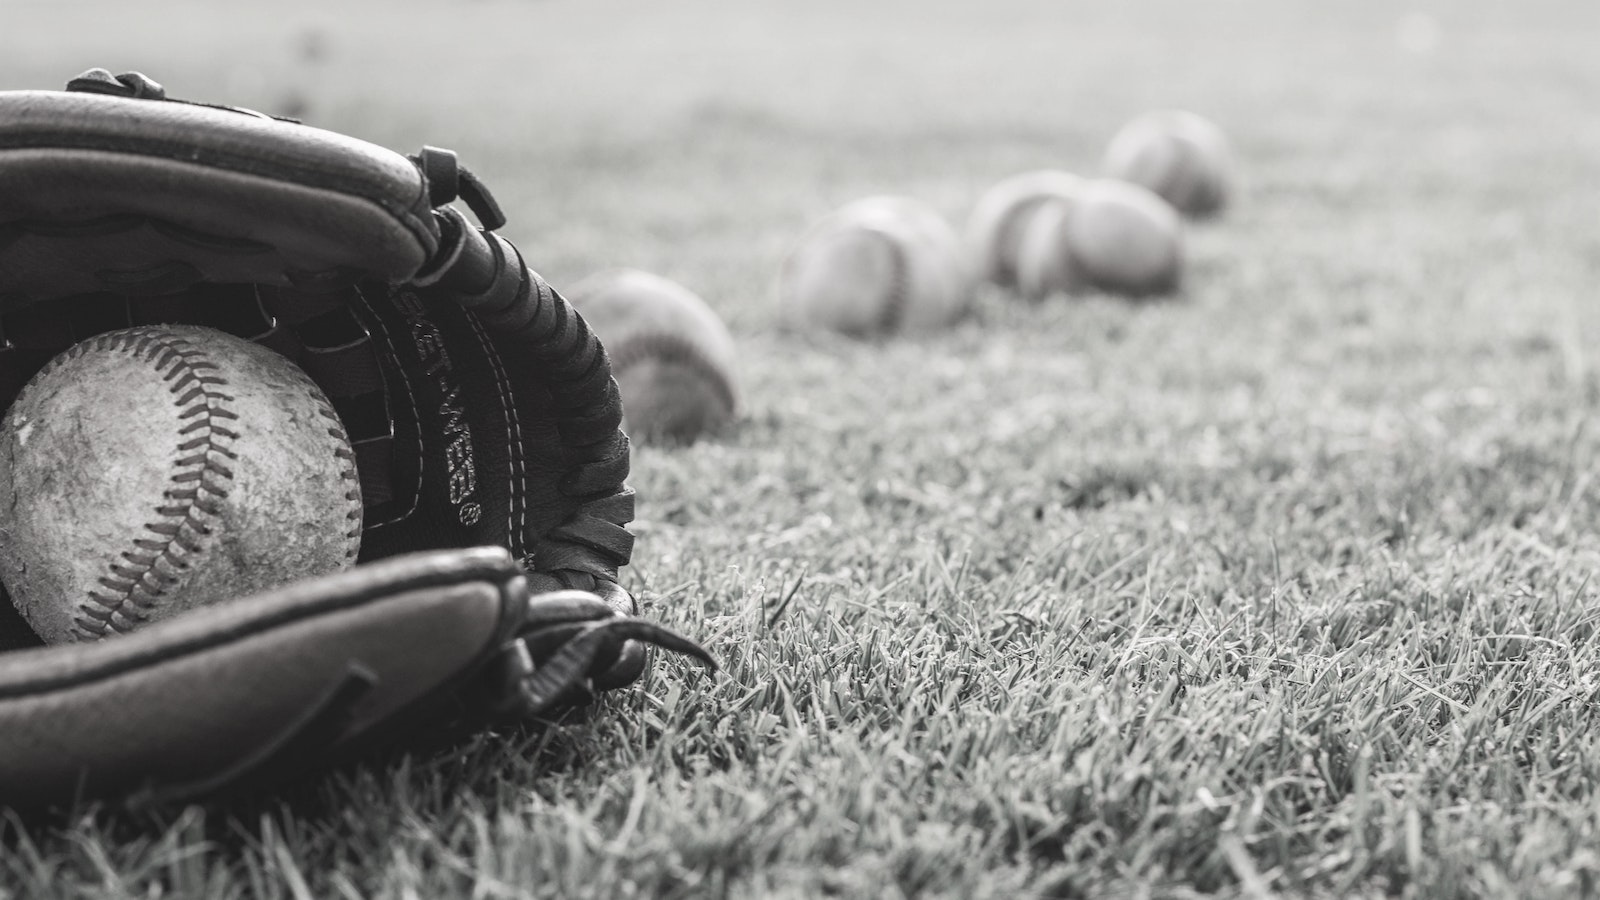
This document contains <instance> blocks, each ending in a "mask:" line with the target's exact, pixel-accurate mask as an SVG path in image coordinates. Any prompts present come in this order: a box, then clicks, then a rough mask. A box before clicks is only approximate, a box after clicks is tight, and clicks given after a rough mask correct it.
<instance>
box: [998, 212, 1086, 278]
mask: <svg viewBox="0 0 1600 900" xmlns="http://www.w3.org/2000/svg"><path fill="white" fill-rule="evenodd" d="M1074 205H1075V204H1074ZM1073 208H1074V207H1073V206H1068V205H1065V204H1052V205H1049V206H1045V207H1043V208H1041V209H1039V210H1038V212H1036V213H1035V214H1034V215H1032V216H1030V217H1029V219H1028V223H1027V227H1026V228H1025V230H1024V231H1023V233H1022V235H1021V237H1020V239H1019V240H1018V241H1017V244H1018V247H1017V255H1016V290H1017V293H1018V294H1020V295H1022V296H1023V297H1024V298H1026V299H1029V300H1043V299H1044V298H1045V297H1048V296H1050V295H1052V294H1075V293H1078V292H1079V291H1082V290H1083V289H1084V288H1086V287H1087V286H1088V283H1087V281H1085V278H1084V273H1083V267H1082V266H1080V265H1078V262H1077V260H1076V259H1074V258H1073V255H1072V248H1071V247H1069V246H1068V245H1067V222H1068V221H1069V220H1070V219H1071V218H1072V212H1073Z"/></svg>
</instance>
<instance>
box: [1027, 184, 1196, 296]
mask: <svg viewBox="0 0 1600 900" xmlns="http://www.w3.org/2000/svg"><path fill="white" fill-rule="evenodd" d="M1035 224H1036V225H1038V226H1039V231H1038V233H1036V234H1033V235H1030V242H1032V241H1038V242H1039V243H1040V244H1041V247H1040V248H1038V249H1039V250H1040V252H1055V253H1063V254H1067V263H1062V265H1065V264H1070V265H1071V266H1072V267H1073V277H1074V278H1082V279H1083V280H1084V282H1086V283H1088V284H1090V285H1093V286H1094V287H1097V288H1100V289H1102V290H1105V291H1110V292H1112V293H1117V294H1130V295H1134V296H1139V295H1144V294H1161V293H1166V292H1168V291H1172V290H1174V289H1176V288H1177V287H1178V283H1179V281H1180V280H1181V279H1182V276H1183V220H1182V219H1181V218H1180V217H1179V216H1178V213H1177V211H1176V210H1174V209H1173V208H1172V206H1171V205H1170V204H1169V203H1167V201H1165V200H1162V199H1161V198H1160V197H1157V196H1156V195H1155V194H1152V193H1151V192H1150V191H1148V190H1146V189H1144V188H1142V187H1140V186H1138V185H1136V184H1128V183H1126V182H1122V181H1113V180H1110V179H1105V180H1099V181H1091V182H1089V183H1088V184H1086V185H1085V186H1084V189H1083V194H1082V196H1081V197H1079V199H1078V203H1077V205H1076V206H1075V207H1074V208H1073V209H1072V211H1071V214H1070V215H1065V216H1061V217H1060V218H1059V219H1056V220H1054V221H1051V220H1041V221H1040V222H1037V223H1035Z"/></svg>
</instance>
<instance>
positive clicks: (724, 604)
mask: <svg viewBox="0 0 1600 900" xmlns="http://www.w3.org/2000/svg"><path fill="white" fill-rule="evenodd" d="M151 6H152V4H148V3H147V4H113V3H108V2H103V0H82V2H78V3H73V4H70V5H69V6H67V7H62V8H60V9H58V8H57V7H56V5H54V4H45V3H39V2H33V3H29V2H19V3H11V4H6V5H5V6H4V8H3V9H0V23H3V24H0V84H3V86H5V87H12V88H14V87H51V86H56V85H58V84H59V83H61V82H62V81H63V80H64V79H65V78H66V77H68V76H70V75H72V74H74V73H75V71H76V70H78V69H81V68H86V67H88V66H90V65H105V66H108V67H111V68H113V69H127V68H138V69H142V70H144V71H146V72H148V73H149V74H150V75H152V76H153V77H155V78H157V79H158V80H162V81H165V82H167V83H168V85H169V87H170V88H171V89H172V91H173V93H174V94H176V95H179V96H193V97H198V98H204V99H212V100H222V101H229V102H235V103H240V104H243V105H249V106H257V107H263V108H267V109H272V110H291V111H295V112H298V113H299V114H301V115H303V116H305V117H306V118H307V119H309V120H310V121H312V122H313V123H316V124H322V125H325V126H328V127H331V128H335V129H338V130H343V131H348V132H352V133H354V134H357V135H359V136H362V137H365V138H367V139H370V140H374V141H376V142H379V143H383V144H385V145H388V146H392V147H395V148H397V149H401V150H408V151H409V150H413V149H415V148H416V147H417V146H419V145H421V144H423V143H425V142H426V143H434V144H439V145H444V146H451V147H453V148H454V149H456V150H458V151H459V152H461V154H462V157H463V159H464V160H465V161H467V162H468V164H469V165H472V166H473V167H474V168H475V170H476V171H477V172H478V173H479V174H480V175H481V176H483V177H484V179H485V180H486V181H487V182H488V183H489V184H490V185H491V186H492V187H493V188H494V189H495V191H496V192H497V194H498V195H499V197H500V199H501V200H502V201H503V203H504V205H505V206H506V208H507V210H508V212H509V214H510V218H511V223H512V224H511V225H509V226H508V227H507V229H506V233H507V234H508V236H510V237H511V238H512V239H514V240H515V241H517V242H518V243H519V245H520V246H521V247H522V248H523V250H524V251H525V253H526V254H527V256H528V257H529V259H530V260H531V261H532V262H533V264H534V265H535V266H536V267H537V268H539V269H540V270H541V272H542V273H543V274H544V275H546V276H547V277H548V278H550V279H551V280H552V282H554V283H555V284H556V285H557V286H558V287H559V286H560V285H562V284H564V283H571V282H573V281H575V280H576V279H578V278H580V277H582V276H584V275H587V274H589V273H591V272H593V271H597V270H600V269H602V268H608V267H613V266H618V265H627V266H636V267H640V268H646V269H651V270H654V271H657V272H660V273H661V274H663V275H665V276H667V277H670V278H673V279H675V280H678V281H680V282H682V283H683V284H685V285H687V286H689V287H690V288H691V289H693V290H695V291H696V292H697V293H699V294H701V295H702V296H704V297H705V298H706V299H707V300H708V301H709V302H710V303H711V304H712V305H713V306H714V307H715V308H716V309H717V310H718V311H719V312H720V313H721V314H722V315H724V316H725V317H726V318H727V319H728V320H729V322H730V324H731V326H732V327H733V329H734V331H735V333H736V335H738V336H739V338H740V340H741V341H742V343H743V345H744V346H745V347H746V348H747V353H746V355H745V357H744V359H743V376H744V378H745V396H746V398H747V399H748V406H749V415H748V417H747V418H746V420H745V421H744V422H743V423H742V425H741V426H740V427H738V428H737V429H736V430H735V431H734V432H733V433H732V434H730V435H729V436H728V437H726V438H724V439H721V440H717V441H711V442H702V443H700V444H697V445H695V446H693V447H689V448H685V449H675V450H671V451H664V450H657V449H641V450H640V451H639V452H638V454H637V455H636V458H635V464H634V471H635V477H634V483H635V485H636V486H637V488H638V489H639V493H640V496H641V505H640V521H639V522H638V526H637V532H638V535H639V544H638V551H637V553H636V556H635V564H634V565H633V566H632V567H631V568H630V569H629V570H628V572H627V574H626V579H625V580H626V584H627V586H628V587H630V588H632V589H633V590H635V591H637V592H639V593H640V594H641V596H642V597H643V599H644V601H645V602H646V604H647V607H648V613H649V614H650V615H651V616H653V617H656V618H659V619H661V620H662V621H664V622H666V623H667V624H670V625H672V626H674V627H677V628H679V629H682V630H683V631H686V632H688V633H691V634H695V635H698V636H700V637H702V638H703V639H705V640H706V641H707V643H708V644H709V645H710V647H711V648H712V650H713V651H714V652H715V653H716V654H717V655H718V656H719V657H720V658H721V660H722V662H723V665H724V674H722V675H720V676H718V677H715V678H708V677H705V676H703V675H701V674H700V673H699V672H698V671H697V670H695V669H693V668H692V667H690V666H688V665H686V664H685V663H683V662H681V661H679V660H674V659H668V658H661V659H659V660H658V664H657V666H656V668H655V669H654V671H653V673H652V674H651V675H650V677H649V678H648V679H647V680H646V681H645V682H644V683H642V684H641V685H640V686H639V687H638V688H637V689H633V690H629V691H625V692H621V693H618V694H616V695H614V696H612V697H609V698H607V699H606V700H605V701H604V702H603V703H602V704H601V705H600V706H599V707H598V708H597V709H595V710H594V711H593V712H592V713H591V714H589V715H587V716H582V717H576V718H574V719H573V720H571V721H568V722H566V723H563V724H562V725H560V726H559V727H555V728H550V729H532V730H529V731H527V732H522V733H512V734H485V735H481V736H479V737H477V738H475V739H473V740H471V741H470V742H469V743H468V744H467V745H465V746H464V747H462V748H460V749H458V750H456V751H452V752H440V751H428V752H418V753H414V754H409V755H407V754H397V755H395V756H392V757H389V758H385V759H381V760H375V761H373V762H372V763H370V764H368V765H365V766H361V767H358V768H354V769H346V770H343V771H340V772H337V773H335V774H333V775H331V776H328V777H324V778H320V779H315V780H312V781H310V782H308V783H306V784H304V785H301V786H300V787H299V788H297V789H296V790H294V791H292V792H289V793H286V794H284V795H282V796H274V797H267V798H261V799H258V800H256V801H254V802H251V803H246V804H235V805H228V804H222V803H211V804H205V805H197V806H192V807H187V808H181V809H175V810H168V811H164V812H161V813H157V814H148V815H141V816H128V815H122V814H116V813H113V812H110V811H108V810H105V809H100V808H89V809H85V810H81V811H79V812H78V813H77V814H75V815H73V816H71V817H70V818H68V819H66V820H64V821H58V820H31V821H22V820H19V819H17V818H15V817H3V818H0V843H3V848H4V849H3V850H0V896H6V897H13V896H14V897H27V896H50V897H64V898H79V897H84V898H87V897H124V896H130V897H131V896H138V897H210V898H231V897H262V898H280V897H281V898H305V897H397V898H400V897H473V898H501V897H606V898H609V897H629V896H637V897H690V896H696V897H698V896H773V897H816V896H845V897H874V898H876V897H896V896H951V897H1015V896H1039V897H1091V896H1093V897H1101V896H1130V897H1196V896H1220V897H1265V896H1269V895H1273V894H1280V895H1287V896H1306V897H1349V896H1377V895H1395V894H1399V895H1404V896H1419V897H1420V896H1426V897H1454V896H1461V897H1477V896H1549V897H1555V896H1572V897H1578V896H1585V895H1591V894H1592V893H1593V892H1594V891H1595V890H1596V880H1597V878H1600V850H1597V847H1600V840H1597V831H1600V805H1597V803H1596V788H1595V785H1596V784H1597V783H1600V727H1597V726H1600V646H1597V645H1600V629H1597V610H1600V603H1597V599H1596V588H1595V586H1594V585H1593V584H1592V583H1591V576H1592V574H1593V572H1594V571H1595V568H1596V565H1597V564H1600V537H1597V525H1600V492H1597V490H1596V485H1595V466H1594V465H1593V462H1592V461H1593V459H1594V457H1595V455H1596V452H1597V448H1600V433H1597V429H1596V427H1595V418H1596V411H1597V409H1600V374H1597V372H1596V369H1595V362H1594V356H1593V354H1592V353H1591V348H1593V347H1594V346H1596V339H1597V337H1600V305H1597V304H1596V303H1595V302H1594V296H1595V284H1596V282H1597V280H1600V243H1597V239H1596V234H1597V231H1596V227H1595V222H1596V219H1595V197H1596V196H1597V194H1596V189H1597V187H1600V120H1597V119H1596V118H1595V116H1594V115H1593V101H1594V98H1595V97H1596V96H1600V57H1597V56H1596V54H1595V53H1594V48H1593V41H1592V31H1591V30H1589V29H1587V28H1586V27H1585V25H1586V23H1590V22H1592V15H1591V11H1590V9H1589V6H1588V4H1586V3H1584V2H1581V0H1571V2H1566V3H1560V2H1545V0H1537V2H1529V3H1519V4H1515V5H1514V7H1513V6H1512V5H1509V4H1492V3H1489V2H1487V0H1483V2H1461V3H1452V4H1449V5H1437V18H1436V19H1435V20H1431V21H1432V22H1433V27H1432V28H1431V30H1429V29H1423V28H1422V26H1426V25H1427V24H1428V21H1429V20H1424V19H1419V18H1418V16H1420V15H1422V14H1421V13H1415V12H1414V13H1411V14H1409V15H1408V16H1402V15H1401V12H1400V11H1398V10H1397V9H1395V8H1394V7H1393V6H1392V5H1391V4H1387V3H1381V2H1376V0H1366V2H1357V3H1349V4H1343V3H1341V4H1316V3H1310V2H1303V3H1302V2H1295V3H1281V2H1277V0H1240V2H1236V3H1229V4H1188V3H1183V2H1180V0H1150V2H1144V0H1141V2H1137V3H1126V4H1125V3H1118V4H1103V3H1094V4H1092V3H1077V2H1072V3H1055V2H1045V0H1036V2H1024V0H994V2H989V3H984V4H962V3H958V2H955V0H935V2H931V3H930V2H926V0H923V2H916V3H913V2H910V0H890V2H884V3H874V4H861V3H846V2H844V0H823V2H787V0H785V2H772V3H743V4H733V3H712V2H709V0H684V2H680V3H671V4H652V3H644V2H639V0H606V2H599V3H578V2H572V0H567V2H532V0H526V2H519V0H489V2H449V0H435V2H432V3H422V2H419V0H395V2H385V3H381V4H380V3H378V2H376V0H364V2H360V3H350V4H339V5H338V6H337V7H335V6H334V5H332V4H321V5H317V6H310V5H300V4H287V5H285V4H279V5H274V6H273V7H272V9H271V10H270V11H269V10H268V9H267V8H266V7H265V6H262V7H260V8H257V7H255V6H251V5H229V6H228V7H227V8H226V11H225V12H224V11H223V9H224V7H223V5H220V4H204V3H201V2H199V0H186V2H173V3H169V4H166V5H165V6H163V7H161V9H162V12H163V14H162V15H152V14H150V12H149V10H150V7H151ZM235 6H238V7H239V8H237V9H236V8H234V7H235ZM1428 6H1430V8H1431V7H1432V6H1433V5H1428ZM1419 23H1420V25H1419ZM1424 30H1426V31H1427V34H1428V35H1431V36H1432V38H1431V39H1430V40H1428V41H1424V40H1419V39H1418V35H1419V34H1422V32H1423V31H1424ZM1173 106H1177V107H1187V108H1192V109H1195V110H1197V111H1200V112H1202V113H1204V114H1205V115H1207V116H1208V117H1210V118H1212V119H1214V120H1215V121H1217V122H1218V123H1220V124H1221V125H1222V126H1223V127H1224V128H1225V129H1227V131H1228V132H1229V134H1230V136H1231V137H1232V139H1233V141H1234V145H1235V151H1236V155H1237V158H1238V161H1239V168H1240V175H1241V179H1240V181H1241V187H1242V192H1241V194H1240V196H1239V197H1238V200H1237V202H1236V203H1235V204H1233V205H1232V207H1231V208H1230V209H1229V210H1228V211H1227V213H1226V214H1225V215H1224V216H1223V217H1222V218H1221V219H1220V220H1218V221H1216V222H1215V223H1208V224H1205V225H1203V226H1200V227H1196V228H1194V229H1192V230H1191V231H1190V233H1189V243H1188V250H1189V269H1188V272H1187V277H1186V280H1185V283H1184V288H1183V291H1182V293H1181V295H1180V296H1178V297H1176V298H1174V299H1173V300H1171V301H1166V302H1159V301H1158V302H1143V303H1130V302H1125V301H1120V300H1117V299H1115V298H1110V297H1104V296H1089V297H1084V298H1075V299H1070V300H1069V299H1067V298H1062V297H1056V298H1051V299H1050V300H1048V301H1046V302H1043V303H1040V304H1037V305H1029V304H1024V303H1020V302H1018V301H1016V300H1015V299H1014V298H1011V297H1007V296H1004V295H1001V294H999V293H997V292H986V293H984V294H983V295H982V296H980V298H979V302H978V306H977V310H976V312H975V314H974V316H973V317H972V318H971V319H969V320H968V321H966V322H964V323H963V324H961V325H960V326H959V327H956V328H954V329H952V330H950V331H949V332H947V333H945V334H943V335H939V336H935V337H929V338H925V339H915V340H912V339H904V340H892V341H888V342H883V343H857V342H852V341H849V340H845V339H836V338H829V337H823V336H814V335H796V334H788V333H784V332H782V331H781V330H780V329H778V328H777V327H776V312H775V308H774V305H773V303H772V297H771V281H772V277H773V275H774V273H775V272H776V270H777V266H778V263H779V260H780V259H781V258H782V254H783V251H784V249H785V248H786V247H787V245H788V244H789V242H790V241H792V240H793V239H794V237H795V236H796V235H798V234H799V233H800V232H801V231H802V230H803V228H804V226H805V225H806V224H807V222H809V221H810V220H811V219H812V218H814V217H815V216H817V215H820V214H821V213H823V212H825V211H827V210H829V209H832V208H834V207H835V206H837V205H839V204H841V203H843V202H846V201H849V200H852V199H855V198H856V197H859V196H865V195H868V194H878V193H903V194H909V195H912V196H916V197H919V198H921V199H923V200H925V201H927V202H929V203H931V204H933V205H934V206H936V207H937V208H938V209H940V210H941V211H942V212H943V213H945V214H946V215H948V216H950V217H952V219H956V220H959V219H960V218H962V217H964V216H965V214H966V212H967V211H968V209H969V208H970V206H971V204H972V203H973V202H974V201H975V200H976V198H977V197H978V196H979V195H980V194H981V192H982V191H983V190H984V189H985V188H987V187H988V186H989V185H990V184H992V183H994V182H995V181H998V180H999V179H1001V178H1003V177H1005V176H1008V175H1011V174H1014V173H1016V172H1019V171H1026V170H1029V169H1035V168H1044V167H1055V168H1064V169H1068V170H1072V171H1078V172H1081V173H1083V174H1086V175H1089V174H1094V171H1093V169H1094V167H1095V166H1096V165H1097V164H1098V160H1099V158H1100V154H1101V152H1102V150H1103V148H1104V144H1105V141H1107V140H1108V139H1109V138H1110V136H1111V135H1112V134H1113V133H1114V132H1115V130H1116V129H1117V127H1118V126H1120V125H1121V124H1122V123H1123V122H1124V121H1126V120H1127V119H1129V118H1131V117H1132V116H1134V115H1136V114H1138V113H1140V112H1143V111H1145V110H1147V109H1151V108H1160V107H1173ZM3 739H4V736H0V740H3Z"/></svg>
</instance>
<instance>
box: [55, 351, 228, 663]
mask: <svg viewBox="0 0 1600 900" xmlns="http://www.w3.org/2000/svg"><path fill="white" fill-rule="evenodd" d="M102 350H113V351H118V352H122V353H130V354H132V355H133V356H134V357H135V358H137V359H141V360H146V361H149V362H152V363H153V364H154V366H155V368H156V371H157V373H158V374H160V376H161V379H162V380H163V381H166V382H168V383H169V384H168V387H167V391H168V393H170V394H172V395H174V397H173V405H175V406H177V407H178V409H179V412H178V420H179V421H187V420H192V421H187V424H185V425H184V426H183V427H182V428H180V429H179V431H178V433H179V435H181V436H183V438H184V440H183V442H182V443H180V444H179V445H178V452H179V453H180V454H186V455H180V456H179V457H178V458H177V459H175V460H174V461H173V473H172V476H171V478H170V479H169V483H170V486H169V487H168V488H167V489H166V491H165V492H164V493H163V496H165V498H166V499H167V500H168V501H175V502H169V503H167V504H166V505H163V506H158V507H156V514H157V515H158V516H159V517H160V518H158V519H157V520H156V521H153V522H146V523H145V525H144V530H145V532H146V535H144V536H141V537H135V538H134V539H133V549H131V550H124V551H122V552H121V553H120V554H118V560H117V561H115V562H112V563H111V564H110V565H109V569H110V575H102V576H101V577H100V578H99V584H100V587H99V588H98V589H90V590H89V591H88V599H89V601H90V603H88V604H84V603H80V604H79V607H78V609H79V612H80V613H82V615H79V616H77V617H75V618H74V620H73V622H74V624H75V625H76V626H77V628H78V632H79V635H80V636H82V637H86V638H89V639H96V638H101V637H104V636H106V634H107V633H108V632H113V631H115V632H125V631H128V630H129V629H131V628H133V627H134V626H136V625H138V624H139V623H140V622H143V621H145V620H146V619H147V618H148V615H147V612H148V610H149V609H150V608H151V607H152V606H154V605H155V604H156V603H157V602H159V601H160V600H161V598H162V596H163V595H165V594H166V593H167V591H168V589H169V588H171V587H172V585H173V584H175V583H176V582H177V580H178V578H179V577H180V573H181V572H183V571H184V570H186V569H188V568H189V564H188V563H187V562H185V561H184V560H183V559H182V558H181V557H179V556H178V555H177V554H176V553H174V552H173V550H174V548H182V549H183V550H186V551H188V552H190V553H198V552H200V551H201V550H202V549H203V545H202V539H203V538H205V537H206V536H208V535H210V534H211V531H212V524H213V522H214V521H215V520H216V518H217V516H218V515H220V509H219V506H220V504H221V501H223V500H225V499H226V498H227V496H228V490H229V489H230V488H231V487H232V485H233V470H232V469H230V468H229V467H228V466H227V465H225V464H223V463H222V462H220V461H218V459H217V458H216V457H220V458H221V459H224V460H228V461H230V462H231V461H234V460H237V459H238V455H237V454H235V453H234V452H233V449H232V444H233V441H234V440H235V439H237V438H238V436H239V435H238V433H237V432H235V431H232V430H230V429H228V428H227V427H225V426H224V424H223V423H224V422H226V421H228V420H231V419H237V418H238V414H236V413H235V412H233V410H231V409H229V408H228V406H227V404H228V403H229V402H231V401H232V400H233V399H234V398H233V397H232V396H230V395H228V394H226V393H223V392H222V391H221V390H220V388H222V387H224V386H226V385H227V383H228V382H227V380H226V379H224V378H222V377H221V376H219V375H217V374H215V372H216V370H217V369H218V366H217V364H216V363H215V362H214V361H212V360H210V359H208V358H206V354H205V352H204V351H202V350H200V349H198V348H196V347H195V346H194V345H193V344H192V343H191V342H190V341H188V340H187V339H185V338H182V337H176V336H171V335H168V336H162V335H160V334H159V333H151V332H148V331H140V332H133V333H127V332H124V333H122V334H116V335H108V336H105V337H102V338H99V339H96V340H93V341H85V342H83V343H81V344H78V345H76V346H74V347H72V348H71V349H69V350H68V351H67V352H66V353H64V354H62V355H61V356H60V357H58V358H57V360H58V363H59V362H65V361H67V360H70V359H73V358H76V357H78V356H81V355H82V354H83V353H85V352H89V351H102ZM52 368H53V367H52ZM130 607H131V609H130Z"/></svg>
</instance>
